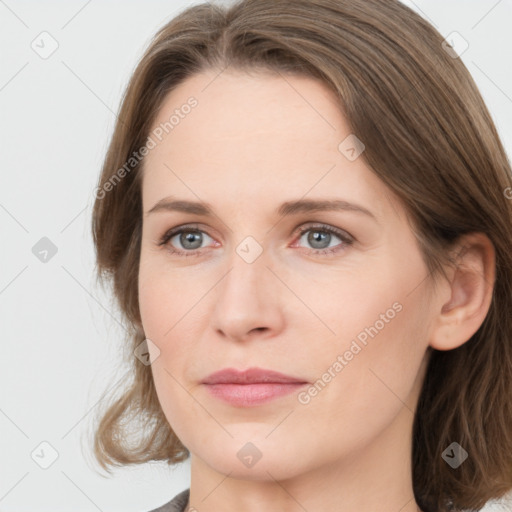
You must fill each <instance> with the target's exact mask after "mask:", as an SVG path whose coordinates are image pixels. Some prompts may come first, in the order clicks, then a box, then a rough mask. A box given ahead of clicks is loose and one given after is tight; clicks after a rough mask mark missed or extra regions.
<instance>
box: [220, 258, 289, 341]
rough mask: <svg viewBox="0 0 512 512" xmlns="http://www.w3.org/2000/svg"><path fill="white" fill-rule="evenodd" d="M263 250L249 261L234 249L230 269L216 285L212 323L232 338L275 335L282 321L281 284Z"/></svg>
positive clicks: (241, 338)
mask: <svg viewBox="0 0 512 512" xmlns="http://www.w3.org/2000/svg"><path fill="white" fill-rule="evenodd" d="M265 256H266V255H265V252H264V253H263V254H261V255H260V256H259V258H257V259H256V261H254V262H252V263H248V262H246V261H245V260H244V259H243V258H241V257H240V256H239V255H238V254H237V253H236V252H235V253H234V254H233V256H232V258H231V260H230V269H229V271H228V273H227V274H226V275H225V277H224V278H223V279H222V280H221V281H220V282H219V283H218V284H217V286H216V297H215V299H216V301H215V306H214V311H213V315H212V319H211V322H212V327H213V329H214V330H215V331H216V333H217V335H220V336H221V337H223V338H226V339H231V340H235V341H243V340H247V339H249V338H254V337H256V336H258V337H262V338H268V337H272V336H275V335H276V334H277V333H279V332H280V331H281V329H282V328H283V325H284V317H283V313H284V311H283V305H282V304H281V302H280V301H281V298H282V297H283V290H282V288H283V284H282V283H281V282H280V281H279V279H277V278H276V276H275V275H274V273H273V272H272V271H271V270H270V268H269V267H268V266H267V263H268V261H267V258H266V257H265Z"/></svg>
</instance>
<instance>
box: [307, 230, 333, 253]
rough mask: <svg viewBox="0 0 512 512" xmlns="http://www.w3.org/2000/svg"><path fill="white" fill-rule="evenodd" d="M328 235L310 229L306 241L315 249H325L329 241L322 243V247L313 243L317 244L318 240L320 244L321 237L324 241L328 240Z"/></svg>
mask: <svg viewBox="0 0 512 512" xmlns="http://www.w3.org/2000/svg"><path fill="white" fill-rule="evenodd" d="M330 236H331V235H330V233H322V232H320V231H312V232H311V234H310V235H309V237H308V238H309V239H308V242H309V243H310V244H311V245H312V246H313V247H315V248H316V249H325V248H326V247H328V246H329V243H327V245H324V246H323V247H316V246H315V244H317V243H318V242H320V244H321V242H322V239H323V241H324V242H325V240H326V239H327V241H328V242H329V238H330Z"/></svg>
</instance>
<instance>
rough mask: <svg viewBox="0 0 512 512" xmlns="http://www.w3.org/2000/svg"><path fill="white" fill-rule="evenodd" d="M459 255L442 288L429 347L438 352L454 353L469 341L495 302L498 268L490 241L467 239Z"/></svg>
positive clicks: (480, 235)
mask: <svg viewBox="0 0 512 512" xmlns="http://www.w3.org/2000/svg"><path fill="white" fill-rule="evenodd" d="M455 252H456V253H458V254H457V258H456V266H455V268H450V270H449V272H448V273H447V274H448V276H449V280H448V281H447V282H443V284H442V285H440V286H439V287H438V292H439V293H438V295H437V298H438V300H436V301H435V304H436V305H435V307H436V311H435V317H434V319H433V322H434V323H433V325H432V330H431V336H430V343H429V345H430V346H431V347H432V348H435V349H437V350H452V349H454V348H457V347H460V346H461V345H463V344H464V343H465V342H466V341H468V340H469V339H470V338H471V336H473V334H475V332H476V331H477V330H478V329H479V328H480V326H481V325H482V323H483V321H484V319H485V317H486V315H487V313H488V311H489V307H490V304H491V300H492V293H493V289H494V280H495V274H496V267H495V250H494V246H493V244H492V242H491V241H490V240H489V238H488V237H487V236H486V235H484V234H483V233H470V234H467V235H463V236H462V237H461V239H460V242H459V243H458V244H457V247H456V248H455ZM447 298H448V300H447Z"/></svg>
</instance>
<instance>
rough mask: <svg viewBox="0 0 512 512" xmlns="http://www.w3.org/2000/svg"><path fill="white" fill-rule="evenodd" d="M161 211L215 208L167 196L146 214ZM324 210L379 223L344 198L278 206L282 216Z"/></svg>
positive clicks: (193, 211)
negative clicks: (361, 215) (366, 218)
mask: <svg viewBox="0 0 512 512" xmlns="http://www.w3.org/2000/svg"><path fill="white" fill-rule="evenodd" d="M161 211H176V212H183V213H191V214H194V215H203V216H206V217H207V216H213V215H214V214H213V208H212V206H211V205H210V204H209V203H204V202H196V201H184V200H177V199H174V198H172V197H165V198H163V199H161V200H160V201H158V202H157V203H156V204H155V205H154V206H153V208H151V210H149V211H148V212H147V213H146V215H149V214H151V213H155V212H161ZM323 211H350V212H355V213H360V214H363V215H366V216H368V217H370V218H372V219H373V220H374V221H375V222H377V223H378V221H377V218H376V216H375V215H374V214H373V213H372V212H371V211H370V210H368V209H367V208H365V207H364V206H361V205H358V204H355V203H350V202H348V201H344V200H342V199H322V200H315V199H299V200H296V201H287V202H285V203H283V204H282V205H281V206H279V208H277V210H276V213H277V214H278V215H280V216H283V217H285V216H291V215H296V214H299V213H313V212H323Z"/></svg>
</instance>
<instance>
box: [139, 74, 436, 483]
mask: <svg viewBox="0 0 512 512" xmlns="http://www.w3.org/2000/svg"><path fill="white" fill-rule="evenodd" d="M191 97H193V98H194V99H193V100H191ZM190 105H192V106H190ZM173 116H174V117H173ZM170 119H172V120H171V121H169V120H170ZM165 123H167V124H165ZM151 137H152V139H153V142H152V143H150V144H148V147H151V148H150V150H149V153H148V154H147V156H146V158H145V171H144V172H145V174H144V179H143V211H144V213H143V215H144V220H143V237H142V248H141V261H140V273H139V300H140V310H141V318H142V323H143V328H144V332H145V335H146V337H147V338H148V339H149V340H151V342H152V344H154V345H152V344H149V346H150V350H151V352H152V356H153V358H154V362H153V363H152V366H151V368H152V372H153V377H154V381H155V385H156V390H157V393H158V397H159V400H160V403H161V405H162V408H163V411H164V413H165V415H166V417H167V419H168V421H169V423H170V425H171V427H172V429H173V430H174V431H175V432H176V434H177V435H178V437H179V438H180V439H181V441H182V442H183V444H184V445H185V446H186V447H187V448H188V449H189V450H190V451H191V453H192V456H193V460H196V461H198V463H201V464H204V465H207V466H208V467H209V468H210V469H213V470H215V471H219V472H222V473H224V474H227V473H231V476H232V477H237V476H238V477H241V478H247V479H261V480H263V479H269V474H271V475H272V477H273V478H276V479H284V478H289V477H292V476H294V475H298V474H301V473H305V472H306V471H308V470H311V469H313V468H315V467H316V468H318V467H323V466H325V465H326V464H331V463H339V462H340V461H343V460H347V458H348V457H352V456H354V455H356V454H358V455H361V454H363V453H366V454H367V455H368V456H369V455H370V453H371V454H372V456H377V455H378V454H382V453H383V451H384V450H386V449H387V450H388V451H389V449H390V446H392V445H393V443H394V442H395V441H396V447H397V449H400V448H399V446H400V445H403V444H404V439H407V440H408V439H409V435H410V428H411V425H412V421H413V412H412V411H413V410H414V408H415V406H416V401H417V397H418V393H419V390H420V388H421V384H422V379H423V375H424V373H423V372H424V370H425V363H426V349H427V348H428V345H429V329H430V326H431V317H432V313H433V311H432V309H433V308H432V306H431V304H430V302H429V300H428V299H429V289H428V279H427V277H428V271H427V268H426V266H425V264H424V262H423V260H422V258H421V255H420V252H419V249H418V246H417V244H416V239H415V237H414V235H413V233H412V231H411V228H410V226H409V224H408V221H407V216H406V213H405V211H404V210H403V208H402V207H401V205H400V204H399V203H398V202H397V201H396V199H395V198H394V197H393V195H392V194H391V193H390V191H389V189H387V187H386V186H385V185H384V184H383V183H382V182H381V181H380V180H379V179H378V178H377V177H376V176H375V175H374V174H373V173H372V172H371V171H370V170H369V168H368V167H367V166H366V164H365V162H364V160H363V158H362V157H359V158H357V154H358V152H360V150H361V149H362V146H361V145H357V144H356V143H355V142H354V139H353V138H352V136H351V130H350V127H349V126H348V125H347V122H346V121H345V119H344V118H343V116H342V115H341V114H340V112H339V111H338V108H337V106H336V103H335V97H334V95H333V94H332V93H331V92H330V91H329V90H328V89H327V88H325V86H324V85H323V84H321V83H319V82H317V81H315V80H312V79H309V78H303V77H300V78H299V77H292V76H286V78H284V77H279V76H278V77H276V76H272V75H269V74H259V75H255V76H252V77H250V76H248V75H245V74H238V73H232V72H224V73H222V74H220V75H218V73H213V72H204V73H202V74H198V75H195V76H194V77H192V78H189V79H188V80H187V81H185V82H184V83H182V84H181V86H179V87H178V88H177V89H175V90H174V91H173V92H172V93H170V94H169V95H168V97H167V98H166V101H165V102H164V104H163V105H162V108H161V110H160V112H159V115H158V118H157V119H156V121H155V123H154V126H153V132H152V135H151ZM347 137H348V139H347ZM343 141H344V142H343ZM362 143H363V144H364V140H362ZM153 146H154V147H153ZM362 155H363V156H364V152H363V153H362ZM160 201H167V202H171V201H177V202H179V203H176V204H175V206H176V208H175V209H174V208H172V207H171V206H169V207H168V208H164V207H161V208H156V209H154V210H153V211H152V212H150V210H152V209H153V208H154V206H155V205H156V204H157V203H158V202H160ZM316 202H322V203H324V202H332V205H335V204H337V205H338V208H334V207H332V208H327V207H325V205H324V206H322V207H321V208H320V207H319V208H317V209H315V208H314V207H313V206H314V203H316ZM335 202H337V203H335ZM185 203H186V204H185ZM192 203H193V204H194V205H197V206H194V207H193V205H192ZM203 203H207V204H208V205H209V209H210V210H209V211H210V212H211V213H207V212H206V210H205V206H204V205H203V206H202V207H201V208H200V204H203ZM160 204H162V203H160ZM187 205H188V206H187ZM184 206H187V208H184ZM203 210H205V211H203ZM177 227H182V228H184V229H186V230H189V231H185V232H184V233H182V234H179V233H178V234H172V236H171V237H169V239H168V240H167V242H166V243H165V244H163V245H162V244H160V240H161V238H162V237H164V235H165V234H166V233H168V232H169V231H170V230H171V229H172V228H177ZM301 231H302V232H301ZM156 347H158V349H156ZM253 367H258V368H262V369H268V370H273V371H277V372H281V373H283V374H285V375H288V376H292V377H293V378H294V379H295V380H296V381H299V382H303V383H304V382H305V383H306V384H297V385H288V386H287V387H286V388H284V387H281V388H278V387H277V386H275V385H274V386H268V385H267V388H268V389H267V388H266V390H267V391H268V390H270V391H271V392H272V390H274V391H275V390H276V389H286V390H288V391H289V392H288V393H286V394H284V395H280V396H275V397H274V398H273V399H269V400H266V401H262V402H258V401H257V400H256V399H255V397H254V395H251V393H252V392H254V393H256V395H257V393H258V390H260V392H264V391H265V390H263V391H261V390H262V389H263V386H262V385H261V384H260V385H259V387H258V385H255V386H253V387H252V388H251V389H252V391H251V392H249V391H248V390H249V388H245V391H246V392H247V393H248V394H249V395H251V396H253V400H254V401H253V402H247V403H241V402H239V401H236V397H237V396H240V395H237V393H241V392H242V391H243V390H242V387H241V386H238V387H237V386H231V387H229V389H228V387H227V386H224V387H223V388H222V387H221V386H217V387H216V388H214V387H213V386H209V385H206V384H204V383H203V382H202V381H203V380H204V379H206V378H207V377H208V376H209V375H210V374H212V373H213V372H217V371H219V370H221V369H224V368H235V369H239V370H245V369H247V368H253ZM214 389H217V390H219V389H224V390H225V392H226V394H227V395H229V393H230V392H232V393H234V395H231V396H232V397H233V396H234V398H232V400H231V401H226V400H224V399H222V398H220V397H218V396H216V395H215V394H214V393H213V392H212V391H213V390H214ZM240 390H242V391H240ZM257 396H260V395H257ZM257 396H256V398H257ZM401 456H402V459H403V460H406V461H407V462H408V459H407V456H408V455H407V453H405V452H404V453H401ZM251 457H252V459H251ZM258 457H261V458H260V459H259V460H258ZM194 458H195V459H194ZM377 460H378V459H375V463H377ZM251 461H253V462H251ZM254 461H255V462H254Z"/></svg>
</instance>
